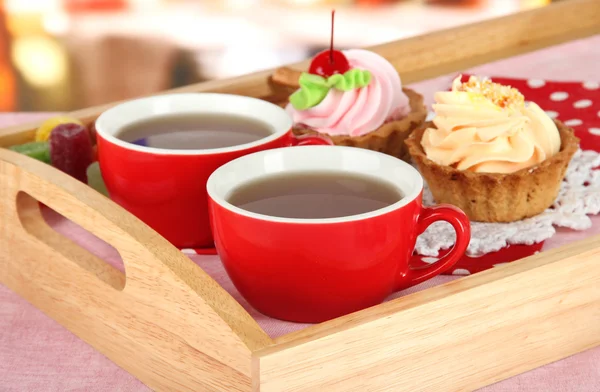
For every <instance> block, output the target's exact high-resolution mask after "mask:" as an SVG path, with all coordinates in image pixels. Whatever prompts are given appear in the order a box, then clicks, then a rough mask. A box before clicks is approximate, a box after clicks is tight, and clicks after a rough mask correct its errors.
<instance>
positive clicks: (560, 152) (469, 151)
mask: <svg viewBox="0 0 600 392" xmlns="http://www.w3.org/2000/svg"><path fill="white" fill-rule="evenodd" d="M433 110H434V111H435V114H436V116H435V117H434V119H433V121H432V122H431V123H426V124H425V125H424V126H423V127H422V128H421V129H418V130H416V131H415V132H414V133H413V134H412V135H411V136H410V138H408V139H407V140H406V144H407V146H408V150H409V153H410V155H411V157H412V158H413V160H414V161H415V163H416V164H417V166H418V168H419V171H420V172H421V175H422V176H423V177H424V178H425V180H426V181H427V184H428V185H429V188H430V189H431V192H432V194H433V196H434V198H435V200H436V202H437V203H449V204H454V205H455V206H457V207H459V208H460V209H462V210H463V211H464V212H465V213H466V214H467V215H468V216H469V218H470V219H471V220H473V221H482V222H512V221H517V220H521V219H524V218H528V217H531V216H534V215H537V214H540V213H542V212H544V211H545V210H546V209H547V208H549V207H550V206H551V205H552V204H553V203H554V200H555V199H556V197H557V195H558V192H559V189H560V184H561V182H562V180H563V178H564V176H565V172H566V170H567V166H568V164H569V162H570V160H571V158H572V157H573V154H574V153H575V152H576V150H577V149H578V146H579V141H578V139H577V138H576V137H575V135H574V133H573V130H572V129H571V128H569V127H567V126H565V125H564V124H563V123H561V122H560V121H558V120H552V119H551V118H550V117H549V116H548V115H547V114H546V112H544V111H543V110H542V109H541V108H540V107H539V106H538V105H537V104H535V103H533V102H529V103H526V102H525V98H524V97H523V95H522V94H521V93H520V92H519V91H518V90H516V89H514V88H512V87H510V86H503V85H501V84H498V83H493V82H492V81H491V80H489V79H479V78H477V77H471V78H470V79H469V80H468V81H467V82H464V83H463V82H461V77H458V78H456V79H455V80H454V82H453V85H452V90H451V91H442V92H438V93H436V94H435V103H434V104H433Z"/></svg>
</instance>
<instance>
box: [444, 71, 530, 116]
mask: <svg viewBox="0 0 600 392" xmlns="http://www.w3.org/2000/svg"><path fill="white" fill-rule="evenodd" d="M460 79H461V78H460V77H458V78H456V79H455V80H454V83H453V84H452V90H454V91H460V92H466V93H471V94H474V95H476V96H477V95H478V96H481V97H483V98H485V99H487V100H489V101H491V102H492V103H493V104H495V105H497V106H499V107H501V108H504V109H517V108H522V107H523V106H524V105H525V97H524V96H523V94H521V93H520V92H519V90H517V89H516V88H514V87H511V86H504V85H501V84H499V83H493V82H492V81H491V80H490V79H485V78H484V79H480V78H478V77H476V76H471V77H470V78H469V80H468V81H467V82H464V83H461V81H460Z"/></svg>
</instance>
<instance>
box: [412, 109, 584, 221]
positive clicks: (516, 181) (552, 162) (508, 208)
mask: <svg viewBox="0 0 600 392" xmlns="http://www.w3.org/2000/svg"><path fill="white" fill-rule="evenodd" d="M555 123H556V125H557V127H558V131H559V134H560V140H561V148H560V151H559V152H558V153H557V154H556V155H554V156H552V157H551V158H549V159H546V160H545V161H543V162H542V163H540V164H538V165H536V166H532V167H529V168H525V169H522V170H519V171H517V172H514V173H507V174H501V173H475V172H470V171H463V170H457V169H455V168H453V167H451V166H442V165H438V164H437V163H435V162H433V161H432V160H430V159H428V158H427V156H426V155H425V152H424V151H423V147H422V146H421V139H422V138H423V133H424V132H425V130H426V129H427V128H431V127H434V125H433V123H426V124H424V125H423V126H422V127H421V128H419V129H418V130H416V131H414V132H413V133H412V135H411V136H410V137H409V138H408V139H407V140H406V145H407V147H408V151H409V153H410V155H411V157H412V159H413V160H414V162H415V163H416V165H417V167H418V169H419V171H420V172H421V175H422V176H423V177H424V178H425V180H426V181H427V184H428V185H429V188H430V190H431V193H432V194H433V197H434V199H435V201H436V202H437V203H448V204H453V205H455V206H457V207H458V208H460V209H461V210H463V211H464V212H465V214H467V216H468V217H469V219H471V220H472V221H476V222H514V221H518V220H521V219H525V218H529V217H532V216H535V215H538V214H540V213H542V212H544V211H545V210H546V209H547V208H549V207H550V206H551V205H552V204H553V203H554V200H556V197H557V195H558V191H559V189H560V185H561V182H562V180H563V178H564V177H565V173H566V170H567V166H568V165H569V162H570V161H571V158H572V157H573V154H575V152H576V151H577V149H578V147H579V139H578V138H577V137H576V136H575V134H574V133H573V129H572V128H569V127H567V126H566V125H564V124H563V123H562V122H560V121H557V120H556V121H555Z"/></svg>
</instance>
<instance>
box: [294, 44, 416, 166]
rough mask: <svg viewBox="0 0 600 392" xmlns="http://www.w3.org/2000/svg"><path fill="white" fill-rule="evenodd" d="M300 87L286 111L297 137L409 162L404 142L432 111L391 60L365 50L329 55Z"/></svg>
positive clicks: (317, 59) (302, 77)
mask: <svg viewBox="0 0 600 392" xmlns="http://www.w3.org/2000/svg"><path fill="white" fill-rule="evenodd" d="M332 52H333V53H332ZM297 83H298V84H299V89H297V90H296V91H295V92H294V93H293V94H292V95H291V96H290V98H289V103H288V105H287V107H286V110H287V112H288V113H289V114H290V116H291V117H292V119H293V123H294V133H296V134H298V135H302V134H319V135H323V136H326V137H329V138H330V139H331V140H332V142H333V143H334V144H336V145H342V146H352V147H360V148H366V149H370V150H375V151H380V152H383V153H386V154H389V155H392V156H395V157H398V158H402V159H408V154H407V149H406V145H405V143H404V141H405V139H406V138H407V137H408V135H410V133H411V132H412V131H413V130H414V129H416V128H418V127H419V126H421V125H422V124H423V123H424V121H425V118H426V116H427V111H426V108H425V106H424V104H423V97H422V96H421V95H420V94H418V93H416V92H415V91H413V90H410V89H407V88H403V87H402V82H401V80H400V76H399V75H398V72H396V70H395V69H394V67H393V66H392V65H391V64H390V63H389V62H388V61H387V60H386V59H384V58H383V57H381V56H380V55H378V54H376V53H374V52H371V51H368V50H362V49H353V50H345V51H337V50H336V51H324V52H322V53H320V54H319V55H317V56H316V57H315V58H314V59H313V62H312V64H311V67H310V70H309V72H304V73H302V74H300V75H299V80H298V82H297Z"/></svg>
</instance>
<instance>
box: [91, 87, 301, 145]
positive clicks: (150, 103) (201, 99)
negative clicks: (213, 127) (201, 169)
mask: <svg viewBox="0 0 600 392" xmlns="http://www.w3.org/2000/svg"><path fill="white" fill-rule="evenodd" d="M180 114H181V115H190V114H223V115H228V114H229V115H237V116H244V117H248V118H251V119H256V120H260V121H263V122H265V123H267V124H269V125H270V126H271V128H272V134H271V135H270V136H267V137H265V138H262V139H260V140H257V141H255V142H252V143H246V144H240V145H236V146H232V147H225V148H214V149H206V150H170V149H163V148H155V147H146V146H139V145H136V144H133V143H128V142H126V141H123V140H121V139H118V138H117V137H115V135H116V134H118V133H119V131H121V130H122V129H123V128H124V127H126V126H128V125H131V124H133V123H136V122H138V121H143V120H148V119H151V118H153V117H161V116H165V115H180ZM291 127H292V119H291V117H290V116H289V115H288V114H287V113H286V111H285V110H284V109H283V108H281V107H279V106H277V105H275V104H272V103H270V102H267V101H263V100H260V99H257V98H250V97H244V96H241V95H230V94H213V93H185V94H166V95H157V96H152V97H148V98H140V99H134V100H131V101H127V102H124V103H121V104H119V105H116V106H114V107H112V108H110V109H108V110H106V111H105V112H104V113H102V114H101V115H100V117H98V119H97V120H96V132H97V133H98V135H99V136H101V137H102V138H104V139H105V140H107V141H109V142H111V143H113V144H116V145H119V146H121V147H123V148H127V149H130V150H136V151H142V152H144V151H145V152H152V153H155V154H172V155H201V154H219V153H224V152H231V151H238V150H243V149H247V148H251V147H254V146H259V145H261V144H264V143H268V142H269V141H272V140H275V139H277V138H279V137H280V136H281V135H283V134H284V133H286V132H287V131H289V130H290V129H291Z"/></svg>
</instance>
